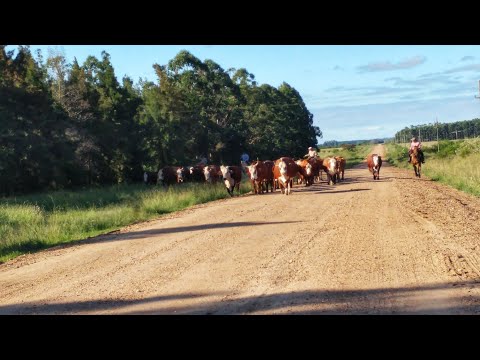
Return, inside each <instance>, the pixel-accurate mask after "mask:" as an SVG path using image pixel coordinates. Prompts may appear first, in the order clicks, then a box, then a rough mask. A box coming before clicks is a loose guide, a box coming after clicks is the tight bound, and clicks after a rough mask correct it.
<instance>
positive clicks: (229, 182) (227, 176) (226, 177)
mask: <svg viewBox="0 0 480 360" xmlns="http://www.w3.org/2000/svg"><path fill="white" fill-rule="evenodd" d="M220 171H221V172H222V177H223V182H224V183H225V186H226V188H227V190H228V192H229V193H230V191H232V190H233V187H234V186H235V180H234V179H233V178H232V170H231V169H230V167H229V166H223V165H222V166H220Z"/></svg>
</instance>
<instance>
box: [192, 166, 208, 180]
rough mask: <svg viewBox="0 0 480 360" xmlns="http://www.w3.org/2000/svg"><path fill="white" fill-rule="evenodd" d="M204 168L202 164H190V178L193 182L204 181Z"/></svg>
mask: <svg viewBox="0 0 480 360" xmlns="http://www.w3.org/2000/svg"><path fill="white" fill-rule="evenodd" d="M204 168H205V166H204V165H195V166H190V168H189V170H190V179H191V180H192V181H193V182H204V181H205V174H204V173H203V169H204Z"/></svg>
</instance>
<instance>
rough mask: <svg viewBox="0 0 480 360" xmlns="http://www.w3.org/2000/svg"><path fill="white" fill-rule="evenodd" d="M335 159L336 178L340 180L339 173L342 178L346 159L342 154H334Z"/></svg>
mask: <svg viewBox="0 0 480 360" xmlns="http://www.w3.org/2000/svg"><path fill="white" fill-rule="evenodd" d="M335 160H337V180H338V181H340V174H342V180H344V177H345V176H344V175H345V166H346V165H347V160H345V158H344V157H342V156H335Z"/></svg>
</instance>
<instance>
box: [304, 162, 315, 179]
mask: <svg viewBox="0 0 480 360" xmlns="http://www.w3.org/2000/svg"><path fill="white" fill-rule="evenodd" d="M305 171H306V172H307V175H308V176H310V175H312V172H313V167H312V164H310V163H307V166H305Z"/></svg>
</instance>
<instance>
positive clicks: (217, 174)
mask: <svg viewBox="0 0 480 360" xmlns="http://www.w3.org/2000/svg"><path fill="white" fill-rule="evenodd" d="M203 175H204V176H205V181H206V182H208V183H210V184H215V183H217V181H219V180H220V179H221V178H222V172H221V171H220V166H218V165H208V166H205V167H204V168H203Z"/></svg>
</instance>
